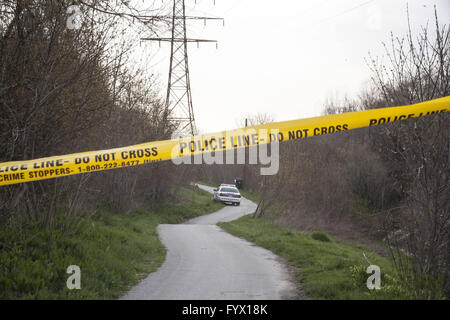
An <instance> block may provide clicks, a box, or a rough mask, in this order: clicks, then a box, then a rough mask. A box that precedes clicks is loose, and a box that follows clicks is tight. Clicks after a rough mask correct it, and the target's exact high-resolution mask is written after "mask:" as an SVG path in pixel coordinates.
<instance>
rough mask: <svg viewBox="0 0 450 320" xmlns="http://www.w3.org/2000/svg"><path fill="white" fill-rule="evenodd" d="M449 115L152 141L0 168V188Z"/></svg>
mask: <svg viewBox="0 0 450 320" xmlns="http://www.w3.org/2000/svg"><path fill="white" fill-rule="evenodd" d="M449 110H450V96H448V97H444V98H440V99H435V100H430V101H426V102H422V103H418V104H414V105H410V106H403V107H392V108H380V109H373V110H367V111H360V112H349V113H342V114H335V115H328V116H322V117H314V118H308V119H299V120H292V121H282V122H274V123H269V124H264V125H258V126H253V127H247V128H244V129H237V130H230V131H222V132H218V133H213V134H204V135H199V136H195V137H188V138H180V139H178V140H165V141H155V142H149V143H143V144H138V145H134V146H128V147H123V148H116V149H110V150H100V151H90V152H83V153H74V154H69V155H63V156H53V157H48V158H42V159H36V160H27V161H15V162H5V163H0V186H1V185H10V184H15V183H23V182H29V181H35V180H43V179H50V178H58V177H64V176H69V175H74V174H79V173H89V172H95V171H103V170H109V169H115V168H124V167H131V166H137V165H143V164H148V163H153V162H158V161H164V160H169V159H177V158H182V157H184V156H191V155H196V154H201V153H211V152H213V151H214V152H216V153H217V152H220V151H225V150H231V149H239V148H244V147H249V146H256V145H260V144H267V143H270V142H275V141H278V142H279V141H288V140H297V139H304V138H308V137H312V136H317V135H323V134H330V133H336V132H343V131H347V130H352V129H357V128H362V127H368V126H374V125H380V124H385V123H389V122H394V121H398V120H403V119H409V118H417V117H422V116H426V115H429V114H433V113H441V112H447V111H449Z"/></svg>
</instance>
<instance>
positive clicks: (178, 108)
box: [141, 0, 223, 135]
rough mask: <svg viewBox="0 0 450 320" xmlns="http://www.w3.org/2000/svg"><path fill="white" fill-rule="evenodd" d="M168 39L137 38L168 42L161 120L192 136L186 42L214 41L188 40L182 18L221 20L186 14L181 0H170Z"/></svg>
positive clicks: (193, 125) (193, 131)
mask: <svg viewBox="0 0 450 320" xmlns="http://www.w3.org/2000/svg"><path fill="white" fill-rule="evenodd" d="M168 18H170V19H171V20H172V28H171V29H172V36H171V38H143V39H141V40H150V41H160V42H161V41H167V42H170V43H171V53H170V66H169V80H168V83H167V95H166V102H165V110H164V115H163V120H164V121H163V123H167V121H174V122H177V123H179V132H180V133H184V134H190V135H194V134H195V133H196V132H195V128H196V127H195V116H194V107H193V104H192V94H191V83H190V77H189V59H188V50H187V49H188V48H187V44H188V43H189V42H195V43H197V44H198V43H200V42H215V43H217V41H216V40H205V39H190V38H188V37H187V31H186V20H190V19H192V20H204V21H205V23H206V20H223V19H222V18H211V17H193V16H186V7H185V2H184V0H174V1H173V12H172V16H169V17H168Z"/></svg>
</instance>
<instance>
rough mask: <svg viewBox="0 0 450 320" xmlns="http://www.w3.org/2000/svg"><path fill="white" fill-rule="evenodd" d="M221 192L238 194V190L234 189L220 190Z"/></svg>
mask: <svg viewBox="0 0 450 320" xmlns="http://www.w3.org/2000/svg"><path fill="white" fill-rule="evenodd" d="M220 191H221V192H233V193H239V191H238V189H236V188H220Z"/></svg>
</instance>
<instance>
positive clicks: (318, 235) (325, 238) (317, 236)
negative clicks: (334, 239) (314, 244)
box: [311, 231, 331, 242]
mask: <svg viewBox="0 0 450 320" xmlns="http://www.w3.org/2000/svg"><path fill="white" fill-rule="evenodd" d="M311 237H312V238H313V239H314V240H317V241H322V242H331V238H330V236H329V235H327V234H326V233H325V232H321V231H314V232H313V233H312V234H311Z"/></svg>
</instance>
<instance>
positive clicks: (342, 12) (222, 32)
mask: <svg viewBox="0 0 450 320" xmlns="http://www.w3.org/2000/svg"><path fill="white" fill-rule="evenodd" d="M194 2H195V1H194V0H186V6H187V15H206V16H218V17H223V18H225V27H223V26H222V23H221V22H217V21H216V22H215V21H211V22H207V25H206V27H204V24H203V21H196V22H190V23H189V29H188V36H190V37H193V38H204V39H217V40H218V41H219V48H218V49H216V47H215V45H214V44H201V45H200V48H199V49H198V48H197V46H196V45H195V44H190V45H189V49H188V54H189V64H190V74H191V89H192V97H193V104H194V113H195V117H196V122H197V126H198V127H199V129H200V130H201V132H216V131H220V130H226V129H231V128H235V127H236V126H237V122H238V120H239V119H243V118H245V115H246V114H254V113H257V112H268V113H270V114H273V115H274V116H275V119H276V120H277V121H282V120H289V119H299V118H306V117H312V116H318V115H320V114H321V113H322V111H323V103H324V101H325V100H326V99H327V98H330V97H338V98H342V97H344V96H345V95H348V96H350V97H351V96H354V95H355V94H357V93H358V92H359V91H361V89H363V88H364V87H367V86H368V84H369V81H370V72H369V69H368V67H367V65H366V64H365V61H364V58H367V57H368V53H369V51H370V52H371V53H372V55H374V56H381V55H382V54H383V47H382V42H383V41H385V42H388V41H389V39H390V32H391V31H392V32H393V33H394V35H404V34H405V33H406V32H407V20H406V4H407V3H408V4H409V10H410V15H411V23H412V27H413V29H414V30H418V28H419V27H420V25H425V24H426V23H427V21H428V22H429V23H434V19H433V14H434V12H433V5H436V6H437V9H438V16H439V19H440V22H441V23H442V24H443V23H446V24H447V25H448V23H449V22H450V0H409V1H406V0H372V1H368V0H315V1H300V0H277V1H274V0H272V1H269V0H216V5H214V1H213V0H197V5H195V4H194ZM431 30H432V29H431V28H430V31H431ZM145 48H146V50H145V51H147V50H149V51H150V52H151V53H152V54H151V57H150V63H149V64H148V71H149V72H153V73H158V74H159V76H160V81H161V87H162V90H166V85H167V73H168V68H169V54H170V45H169V44H168V43H165V44H164V43H162V44H161V48H159V46H158V43H153V44H151V43H149V42H146V43H145ZM163 95H164V93H163Z"/></svg>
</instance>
